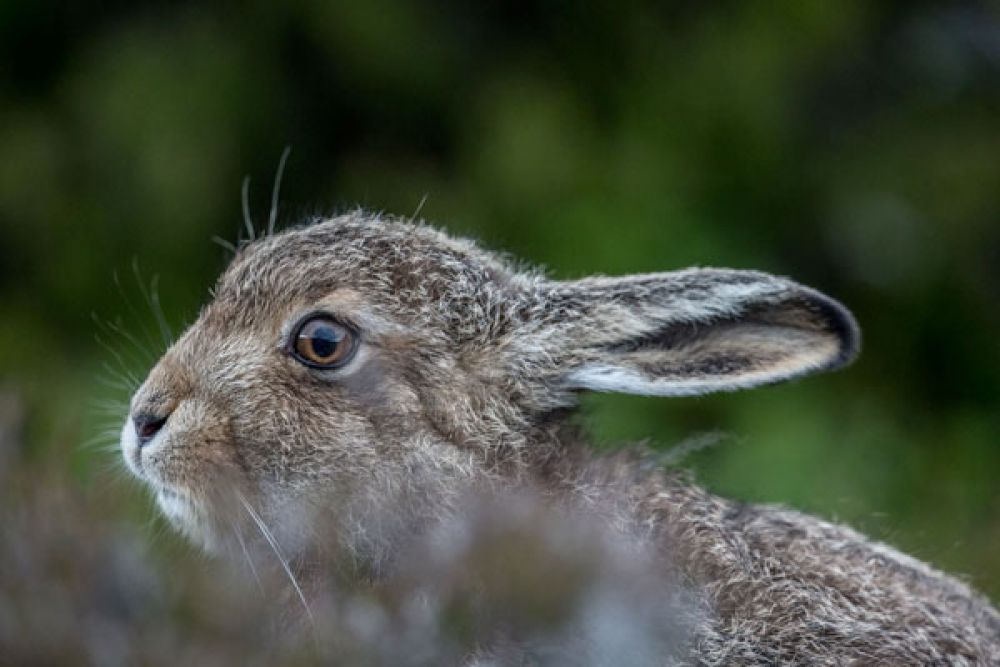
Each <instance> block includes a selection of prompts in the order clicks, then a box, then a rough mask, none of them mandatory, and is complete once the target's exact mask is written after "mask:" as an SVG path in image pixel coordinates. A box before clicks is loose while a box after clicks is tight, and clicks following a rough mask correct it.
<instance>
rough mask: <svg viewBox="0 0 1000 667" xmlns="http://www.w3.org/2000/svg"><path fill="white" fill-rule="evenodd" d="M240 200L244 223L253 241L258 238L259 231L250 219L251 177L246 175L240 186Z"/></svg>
mask: <svg viewBox="0 0 1000 667" xmlns="http://www.w3.org/2000/svg"><path fill="white" fill-rule="evenodd" d="M240 200H241V201H242V203H243V224H244V225H246V228H247V234H248V235H249V237H250V240H251V241H253V240H255V239H256V238H257V232H256V231H255V230H254V228H253V222H252V221H251V220H250V177H249V176H246V177H244V179H243V186H242V187H241V188H240Z"/></svg>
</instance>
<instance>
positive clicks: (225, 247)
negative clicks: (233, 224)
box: [212, 236, 237, 255]
mask: <svg viewBox="0 0 1000 667" xmlns="http://www.w3.org/2000/svg"><path fill="white" fill-rule="evenodd" d="M212 242H213V243H215V244H216V245H219V246H222V249H223V250H228V251H229V252H231V253H232V254H234V255H235V254H236V252H237V251H236V246H235V245H233V244H232V243H230V242H229V241H227V240H226V239H224V238H222V237H221V236H213V237H212Z"/></svg>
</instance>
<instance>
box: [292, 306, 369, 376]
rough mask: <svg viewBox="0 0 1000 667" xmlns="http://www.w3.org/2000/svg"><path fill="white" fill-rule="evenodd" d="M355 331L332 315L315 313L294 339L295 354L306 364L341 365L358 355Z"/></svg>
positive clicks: (323, 366) (333, 366) (318, 365)
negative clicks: (355, 353) (356, 353)
mask: <svg viewBox="0 0 1000 667" xmlns="http://www.w3.org/2000/svg"><path fill="white" fill-rule="evenodd" d="M355 347H356V336H355V335H354V332H353V331H352V330H351V329H349V328H348V327H346V326H344V325H343V324H341V323H340V322H338V321H336V320H335V319H333V318H332V317H330V316H329V315H315V316H313V317H310V318H309V319H307V320H306V321H305V322H303V323H302V324H301V325H299V328H298V331H296V333H295V337H294V338H293V339H292V353H293V354H294V356H295V358H296V359H298V360H299V361H301V362H302V363H304V364H305V365H306V366H312V367H313V368H339V367H340V366H343V365H344V364H346V363H347V362H348V361H350V360H351V357H353V356H354V348H355Z"/></svg>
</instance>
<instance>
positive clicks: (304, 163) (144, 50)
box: [0, 0, 1000, 599]
mask: <svg viewBox="0 0 1000 667" xmlns="http://www.w3.org/2000/svg"><path fill="white" fill-rule="evenodd" d="M115 4H116V3H104V4H102V5H100V6H97V5H93V6H89V7H88V6H85V4H84V3H77V4H72V5H69V6H68V5H67V3H59V2H34V3H29V2H19V3H15V2H5V3H3V4H2V5H0V232H2V239H3V241H2V243H0V391H2V392H3V394H4V396H6V399H5V400H6V401H7V403H9V404H12V405H15V404H16V405H20V406H21V409H20V410H19V412H21V413H23V415H24V431H23V433H24V435H23V445H24V447H23V451H22V452H21V454H22V456H20V457H19V458H18V457H15V458H14V459H10V460H9V461H8V462H6V463H5V462H4V461H3V460H0V465H19V466H22V467H23V469H22V470H21V471H20V475H21V476H22V477H23V478H24V479H30V477H31V475H33V474H35V473H34V471H36V470H38V469H40V468H42V467H52V466H54V467H62V468H66V469H71V470H72V476H71V478H70V479H72V480H73V483H75V484H79V485H81V486H82V487H84V488H85V489H90V488H92V487H94V486H95V485H99V484H101V481H100V480H102V479H103V477H102V475H101V473H100V472H99V471H100V469H101V467H102V466H103V465H104V462H102V461H101V460H100V455H98V454H96V453H94V451H93V450H92V449H87V448H81V443H83V442H86V441H88V440H90V439H93V438H95V437H96V438H97V440H98V441H104V442H108V443H110V442H113V441H114V435H113V434H111V435H107V436H104V437H103V440H102V436H100V435H99V430H100V429H101V428H103V427H104V426H105V424H104V423H103V421H102V419H103V418H99V417H95V416H94V410H93V408H92V406H94V405H97V406H98V407H99V406H100V404H101V403H102V401H104V400H106V399H107V398H109V397H114V396H115V395H116V391H115V390H114V389H112V388H107V387H106V385H105V384H102V383H101V380H100V378H102V377H104V378H107V377H108V376H109V374H108V372H107V371H105V370H103V368H102V366H103V365H104V364H105V363H110V364H111V365H112V366H114V365H116V364H117V363H118V362H117V361H116V359H115V358H114V356H115V355H114V354H113V353H111V352H108V351H106V350H103V349H102V348H101V347H100V346H99V345H98V343H97V342H96V341H95V334H99V327H98V326H97V325H96V324H95V323H94V321H93V320H92V319H91V313H96V314H97V315H98V316H99V318H100V319H102V320H111V321H115V320H116V319H117V318H119V317H121V318H122V319H123V320H124V322H125V326H126V328H127V329H128V331H129V332H131V334H133V335H135V336H136V337H137V338H138V339H139V341H140V343H139V347H141V348H142V349H140V350H136V349H134V348H131V347H130V346H129V345H128V344H127V343H126V342H125V341H123V340H122V339H121V338H120V337H116V336H115V335H114V334H113V333H112V334H107V333H105V334H104V335H103V336H102V337H103V338H107V339H108V342H109V343H110V344H111V346H112V347H113V348H114V349H115V350H117V351H118V352H120V353H121V355H122V357H123V359H124V363H125V364H126V365H127V366H128V367H129V368H131V369H132V371H133V372H135V373H136V374H138V375H140V376H141V374H142V373H144V372H145V369H146V368H147V364H148V363H149V359H150V358H151V357H153V356H155V355H156V354H158V353H159V351H160V350H161V344H160V343H158V342H157V340H158V338H157V335H153V332H155V331H156V324H155V320H154V318H153V315H152V313H151V310H150V309H149V308H148V307H147V306H146V305H145V304H144V303H142V300H143V297H142V295H141V294H140V292H139V290H138V288H137V287H136V281H135V279H134V278H133V275H132V274H133V268H132V263H133V258H136V259H137V263H138V265H139V267H140V271H141V274H142V275H143V280H145V281H147V282H148V281H149V280H150V278H151V277H152V276H153V275H159V276H160V286H159V293H160V296H161V299H162V302H163V305H164V308H165V310H166V313H167V319H168V320H169V321H170V323H171V324H172V325H173V326H174V327H175V328H176V327H179V326H181V325H183V323H184V322H186V321H190V320H191V318H192V317H193V316H194V315H195V313H196V312H197V308H198V306H199V304H200V303H201V302H202V301H204V300H205V299H206V298H207V289H208V287H209V286H210V285H211V284H212V282H213V280H214V277H215V276H216V274H217V273H218V272H219V270H220V269H221V268H222V267H223V266H224V261H225V255H226V253H225V251H224V250H223V249H221V248H220V247H219V246H217V245H215V244H213V243H212V242H211V241H210V239H211V237H212V236H213V235H218V236H221V237H223V238H226V239H235V237H236V235H237V234H238V233H239V230H240V228H241V225H242V222H241V211H240V183H241V180H242V178H243V176H244V175H250V176H251V179H252V183H251V190H250V204H251V209H252V211H253V217H254V219H255V221H256V222H257V224H258V226H260V225H261V224H263V223H264V222H265V221H266V218H267V211H268V208H269V206H270V189H271V183H272V179H273V175H274V171H275V167H276V164H277V161H278V156H279V155H280V153H281V151H282V149H283V147H284V146H285V145H290V146H291V147H292V154H291V158H290V161H289V163H288V168H287V172H286V177H285V182H284V186H283V188H282V191H281V201H282V205H281V209H280V218H279V219H280V222H281V224H290V223H294V222H296V221H298V220H300V219H301V218H302V217H303V216H304V215H307V214H312V213H316V212H324V213H326V212H334V211H336V210H342V209H344V208H347V207H353V206H354V205H358V204H360V205H362V206H364V207H368V208H371V209H376V210H384V211H387V212H391V213H395V214H400V215H410V214H412V213H413V212H414V211H415V210H417V209H418V207H419V208H420V215H421V216H422V217H424V218H426V219H428V220H431V221H434V222H437V223H439V224H442V225H444V226H446V227H447V228H448V229H449V230H451V231H452V232H455V233H459V234H466V235H471V236H473V237H476V238H478V239H481V240H482V242H483V243H485V244H486V245H488V246H490V247H494V248H500V249H504V250H506V251H510V252H511V253H513V254H515V255H517V256H519V257H522V258H525V259H527V260H530V261H532V262H536V263H541V264H544V265H545V266H547V267H548V268H549V269H550V271H551V273H552V275H554V276H556V277H577V276H581V275H585V274H589V273H598V272H600V273H608V274H617V273H626V272H640V271H656V270H664V269H672V268H678V267H683V266H687V265H695V264H698V265H724V266H732V267H742V268H756V269H761V270H766V271H771V272H775V273H781V274H787V275H790V276H793V277H794V278H795V279H797V280H799V281H801V282H804V283H807V284H810V285H813V286H815V287H817V288H819V289H822V290H823V291H825V292H827V293H829V294H832V295H834V296H836V297H837V298H839V299H841V300H842V301H843V302H844V303H846V304H847V305H848V306H849V307H850V308H852V310H853V311H854V312H855V313H856V315H857V316H858V319H859V320H860V322H861V325H862V328H863V330H864V333H865V350H864V353H863V355H862V358H861V360H860V361H859V362H858V363H857V364H856V365H855V366H853V367H852V368H850V369H849V370H847V371H844V372H841V373H838V374H836V375H831V376H825V377H818V378H810V379H807V380H804V381H801V382H798V383H795V384H792V385H787V386H781V387H775V388H769V389H763V390H759V391H756V392H751V393H747V394H737V395H724V396H718V397H710V398H703V399H672V400H668V399H645V398H633V397H611V396H600V397H592V398H589V399H588V400H587V405H588V407H589V408H590V414H589V417H588V419H589V420H590V421H592V423H593V425H594V428H595V430H596V432H597V433H598V434H599V436H600V439H601V441H602V442H603V443H606V444H607V445H608V446H613V445H614V444H616V443H620V442H623V441H628V440H638V439H642V438H647V437H648V438H651V439H652V441H653V443H654V444H656V445H657V446H662V447H668V446H672V445H675V444H678V443H681V442H683V441H685V440H686V439H688V438H691V437H693V436H698V435H699V434H704V433H706V432H714V431H719V432H721V433H722V434H723V438H722V440H721V442H720V443H719V444H717V445H716V446H714V447H711V448H708V449H705V450H701V451H698V452H697V453H695V454H692V455H691V456H690V457H689V458H688V459H687V460H686V461H685V465H689V466H691V467H693V468H694V469H695V470H696V471H697V475H698V477H699V478H700V479H701V480H702V481H703V482H704V483H706V484H707V485H708V486H710V487H711V488H712V489H714V490H716V491H718V492H720V493H723V494H727V495H731V496H736V497H740V498H745V499H752V500H758V501H768V502H781V503H787V504H791V505H794V506H796V507H800V508H803V509H806V510H809V511H812V512H816V513H818V514H821V515H824V516H828V517H834V518H837V519H840V520H845V521H848V522H850V523H852V524H854V525H857V526H859V527H861V528H863V529H864V530H866V531H867V532H869V533H871V534H873V535H875V536H878V537H881V538H884V539H886V540H887V541H890V542H892V543H893V544H895V545H897V546H900V547H901V548H903V549H904V550H907V551H909V552H912V553H914V554H915V555H917V556H919V557H921V558H924V559H927V560H929V561H931V562H933V563H935V564H936V565H938V566H940V567H943V568H945V569H948V570H950V571H954V572H958V573H964V574H966V575H968V576H969V577H970V579H971V581H972V582H973V583H974V584H975V585H977V586H978V587H980V588H981V589H983V590H984V591H986V592H987V593H989V594H990V595H991V596H992V597H993V598H994V599H997V598H998V597H1000V483H998V482H997V479H996V478H997V473H998V472H1000V395H998V391H1000V345H998V344H997V335H998V332H1000V326H998V325H1000V321H998V320H1000V15H998V13H997V12H996V11H995V9H996V7H995V5H990V4H984V5H977V4H964V5H963V4H955V3H941V4H935V3H929V2H920V3H910V2H897V3H885V2H880V3H875V2H837V3H830V2H818V1H812V0H809V1H803V0H796V1H795V2H778V3H731V2H724V3H690V2H669V3H667V2H661V3H640V2H621V3H614V4H613V5H611V4H609V5H608V6H606V7H604V8H601V7H599V6H598V5H597V4H596V3H567V2H547V3H534V4H533V3H458V2H454V3H416V2H391V1H389V0H370V1H368V2H354V3H328V2H322V1H320V0H294V1H292V2H287V3H263V2H256V3H248V4H245V5H241V4H238V3H219V4H217V5H215V6H214V7H212V8H209V7H208V6H206V5H202V4H195V3H163V4H162V5H159V6H156V5H152V6H145V7H142V8H139V7H137V6H136V5H134V4H133V3H117V4H118V6H117V7H115V6H114V5H115ZM421 203H422V206H421ZM116 273H117V275H118V276H119V280H118V282H120V283H122V288H121V289H119V287H118V286H117V285H116V280H115V278H114V276H115V274H116ZM127 300H131V301H132V302H133V304H132V305H131V306H130V305H129V304H128V303H127ZM146 331H148V332H149V334H150V335H149V337H147V334H146V333H145V332H146ZM147 338H148V339H147ZM110 421H111V423H112V424H114V423H116V421H117V417H115V416H112V417H111V420H110ZM10 461H14V463H13V464H11V463H10ZM115 493H122V494H124V493H125V490H124V489H118V490H116V491H115ZM126 497H127V498H129V503H136V504H137V506H138V503H139V501H138V500H137V499H138V498H139V496H138V495H137V494H134V493H133V494H131V495H128V496H126ZM144 511H146V510H145V508H144V507H143V508H142V509H135V510H134V511H133V512H132V513H133V514H134V515H142V514H143V512H144Z"/></svg>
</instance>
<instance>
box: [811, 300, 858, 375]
mask: <svg viewBox="0 0 1000 667" xmlns="http://www.w3.org/2000/svg"><path fill="white" fill-rule="evenodd" d="M806 291H807V294H808V297H809V301H810V302H811V306H812V309H813V310H814V311H815V312H816V314H817V315H819V317H820V318H821V320H822V321H823V324H824V326H825V328H826V329H827V330H828V331H829V332H830V333H831V334H833V335H834V336H836V337H837V340H838V341H839V344H840V349H839V351H838V353H837V355H836V356H834V357H832V358H831V359H830V361H829V362H828V363H827V364H826V367H825V369H824V370H835V369H838V368H842V367H844V366H847V365H848V364H850V363H851V362H852V361H854V360H855V359H856V358H857V357H858V355H859V354H860V353H861V328H860V327H859V326H858V321H857V320H856V319H855V318H854V315H853V314H852V313H851V311H850V310H848V309H847V308H846V307H845V306H844V304H842V303H840V302H839V301H837V300H836V299H832V298H830V297H828V296H827V295H825V294H823V293H821V292H817V291H815V290H809V289H807V290H806Z"/></svg>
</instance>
